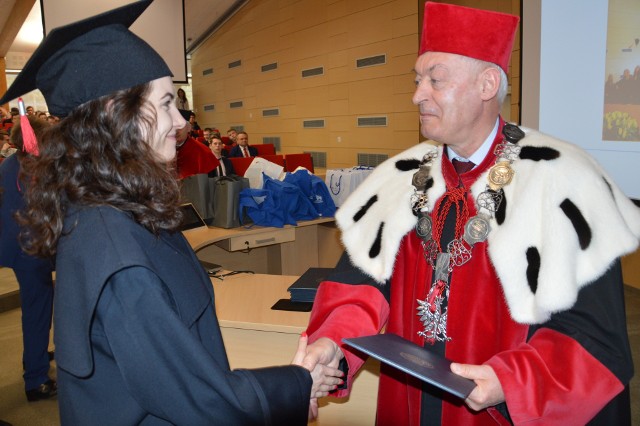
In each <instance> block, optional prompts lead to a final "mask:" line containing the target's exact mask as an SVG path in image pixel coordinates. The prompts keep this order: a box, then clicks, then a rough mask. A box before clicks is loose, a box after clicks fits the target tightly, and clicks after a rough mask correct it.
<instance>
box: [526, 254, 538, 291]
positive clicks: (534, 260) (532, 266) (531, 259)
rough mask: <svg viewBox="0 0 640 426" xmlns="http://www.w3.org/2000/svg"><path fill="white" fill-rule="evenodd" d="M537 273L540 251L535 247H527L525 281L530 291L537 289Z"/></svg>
mask: <svg viewBox="0 0 640 426" xmlns="http://www.w3.org/2000/svg"><path fill="white" fill-rule="evenodd" d="M538 274H540V252H538V249H537V248H535V247H529V248H528V249H527V282H528V283H529V288H530V289H531V292H532V293H533V294H535V292H536V290H538Z"/></svg>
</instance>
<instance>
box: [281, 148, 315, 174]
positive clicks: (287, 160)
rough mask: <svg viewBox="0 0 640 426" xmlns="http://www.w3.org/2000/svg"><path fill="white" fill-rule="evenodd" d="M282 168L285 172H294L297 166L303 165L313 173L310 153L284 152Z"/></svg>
mask: <svg viewBox="0 0 640 426" xmlns="http://www.w3.org/2000/svg"><path fill="white" fill-rule="evenodd" d="M284 164H285V166H284V169H285V171H287V172H294V171H295V170H296V169H297V168H298V167H304V168H305V169H307V170H309V171H310V172H311V173H313V159H312V158H311V154H309V153H308V152H303V153H301V154H286V155H285V156H284Z"/></svg>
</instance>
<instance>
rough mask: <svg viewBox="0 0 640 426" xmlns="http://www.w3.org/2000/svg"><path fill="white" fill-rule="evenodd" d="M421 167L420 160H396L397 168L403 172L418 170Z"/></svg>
mask: <svg viewBox="0 0 640 426" xmlns="http://www.w3.org/2000/svg"><path fill="white" fill-rule="evenodd" d="M419 168H420V160H418V159H413V160H398V161H396V169H398V170H400V171H401V172H408V171H409V170H416V169H419Z"/></svg>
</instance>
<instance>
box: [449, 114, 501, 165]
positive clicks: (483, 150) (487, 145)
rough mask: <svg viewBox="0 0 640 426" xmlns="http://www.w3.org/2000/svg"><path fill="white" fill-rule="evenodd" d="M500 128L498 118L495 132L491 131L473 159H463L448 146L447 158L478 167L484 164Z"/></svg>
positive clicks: (494, 127) (473, 155)
mask: <svg viewBox="0 0 640 426" xmlns="http://www.w3.org/2000/svg"><path fill="white" fill-rule="evenodd" d="M499 126H500V118H499V117H498V119H497V120H496V124H495V125H494V126H493V130H491V133H489V136H487V138H486V139H485V140H484V142H483V143H482V145H480V148H478V149H477V150H476V152H474V153H473V154H472V155H471V157H469V158H464V157H461V156H459V155H458V154H456V153H455V152H453V150H452V149H451V148H449V147H448V146H447V156H448V157H449V158H450V159H451V160H453V159H454V158H457V159H458V160H460V161H473V164H475V165H476V166H477V165H478V164H480V163H482V160H484V157H486V156H487V154H488V153H489V150H490V149H491V145H493V140H494V139H495V138H496V134H497V133H498V127H499Z"/></svg>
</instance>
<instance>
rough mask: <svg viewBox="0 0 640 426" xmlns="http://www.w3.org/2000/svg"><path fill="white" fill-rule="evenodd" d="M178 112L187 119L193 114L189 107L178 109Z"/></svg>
mask: <svg viewBox="0 0 640 426" xmlns="http://www.w3.org/2000/svg"><path fill="white" fill-rule="evenodd" d="M178 112H180V115H181V116H182V118H184V119H185V120H187V121H189V119H190V118H191V114H193V113H192V112H191V110H190V109H178Z"/></svg>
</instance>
